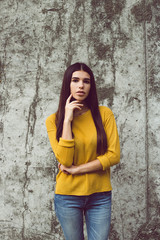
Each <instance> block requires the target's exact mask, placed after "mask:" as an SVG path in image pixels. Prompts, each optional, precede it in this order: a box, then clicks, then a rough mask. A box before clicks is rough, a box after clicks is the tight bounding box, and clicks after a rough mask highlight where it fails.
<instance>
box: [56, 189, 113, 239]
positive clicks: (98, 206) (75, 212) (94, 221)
mask: <svg viewBox="0 0 160 240" xmlns="http://www.w3.org/2000/svg"><path fill="white" fill-rule="evenodd" d="M54 204H55V212H56V215H57V217H58V220H59V222H60V224H61V227H62V230H63V233H64V236H65V239H66V240H83V239H84V234H83V215H84V216H85V220H86V226H87V235H88V240H107V239H108V235H109V228H110V221H111V192H102V193H94V194H91V195H89V196H73V195H59V194H55V198H54Z"/></svg>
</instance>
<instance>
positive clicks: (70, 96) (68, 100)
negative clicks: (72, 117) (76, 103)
mask: <svg viewBox="0 0 160 240" xmlns="http://www.w3.org/2000/svg"><path fill="white" fill-rule="evenodd" d="M72 96H73V95H72V93H71V94H70V95H69V97H68V98H67V102H68V103H69V102H70V100H71V98H72Z"/></svg>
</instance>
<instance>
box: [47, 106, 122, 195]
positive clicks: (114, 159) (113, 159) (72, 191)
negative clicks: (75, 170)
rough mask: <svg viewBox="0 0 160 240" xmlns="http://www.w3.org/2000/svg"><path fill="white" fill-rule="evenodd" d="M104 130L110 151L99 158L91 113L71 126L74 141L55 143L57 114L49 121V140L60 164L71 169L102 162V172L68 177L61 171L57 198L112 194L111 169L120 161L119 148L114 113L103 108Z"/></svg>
mask: <svg viewBox="0 0 160 240" xmlns="http://www.w3.org/2000/svg"><path fill="white" fill-rule="evenodd" d="M99 109H100V114H101V117H102V122H103V126H104V129H105V132H106V136H107V143H108V149H107V152H106V153H105V154H104V155H100V156H98V155H97V153H96V149H97V132H96V127H95V124H94V121H93V118H92V114H91V111H90V110H88V111H87V112H85V113H84V114H82V115H80V116H77V117H75V118H74V119H73V122H72V131H73V134H74V139H72V140H65V139H62V138H60V140H59V142H58V141H57V140H56V125H55V116H56V115H55V113H54V114H52V115H50V116H49V117H48V118H47V119H46V127H47V132H48V137H49V140H50V143H51V146H52V149H53V152H54V154H55V156H56V159H57V160H58V162H60V163H61V164H63V165H65V166H67V167H69V166H71V165H72V164H74V165H80V164H83V163H87V162H90V161H92V160H95V159H99V161H100V162H101V164H102V166H103V170H100V171H96V172H93V173H85V174H80V175H67V174H65V173H63V172H62V171H59V173H58V175H57V177H56V191H55V193H57V194H64V195H90V194H92V193H96V192H104V191H110V190H112V187H111V182H110V167H111V166H113V165H115V164H117V163H119V161H120V144H119V137H118V132H117V127H116V122H115V119H114V115H113V113H112V111H111V110H110V109H109V108H107V107H104V106H101V107H99Z"/></svg>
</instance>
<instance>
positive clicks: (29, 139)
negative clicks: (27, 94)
mask: <svg viewBox="0 0 160 240" xmlns="http://www.w3.org/2000/svg"><path fill="white" fill-rule="evenodd" d="M37 65H38V69H37V75H36V90H35V96H34V98H33V101H32V103H31V105H30V107H29V114H28V127H27V134H26V143H25V149H26V154H28V153H31V152H32V147H33V136H34V131H35V124H36V120H37V115H36V107H37V103H38V101H39V100H38V95H39V80H40V77H41V72H42V70H41V66H40V65H39V56H38V64H37Z"/></svg>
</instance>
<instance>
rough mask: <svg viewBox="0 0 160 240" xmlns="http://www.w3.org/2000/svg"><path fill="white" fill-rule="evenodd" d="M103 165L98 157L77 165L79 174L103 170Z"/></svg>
mask: <svg viewBox="0 0 160 240" xmlns="http://www.w3.org/2000/svg"><path fill="white" fill-rule="evenodd" d="M102 168H103V167H102V165H101V163H100V161H99V160H98V159H96V160H93V161H91V162H88V163H84V164H81V165H79V166H77V174H83V173H89V172H95V171H99V170H102Z"/></svg>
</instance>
